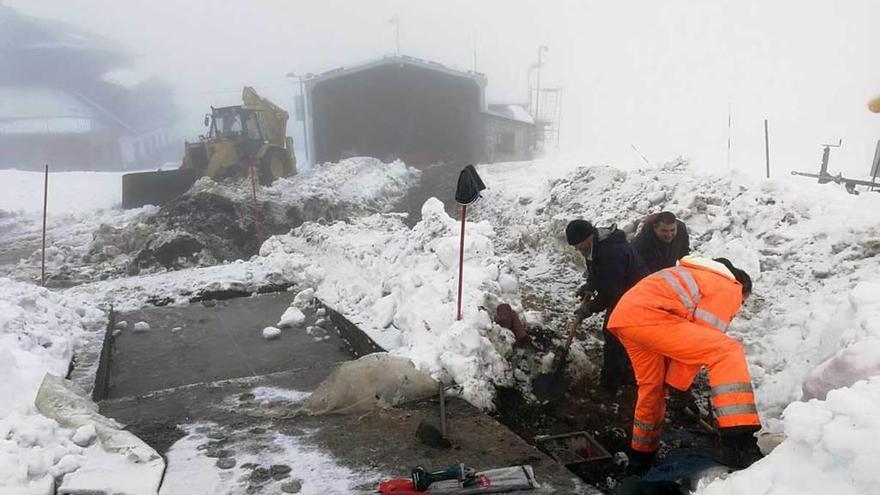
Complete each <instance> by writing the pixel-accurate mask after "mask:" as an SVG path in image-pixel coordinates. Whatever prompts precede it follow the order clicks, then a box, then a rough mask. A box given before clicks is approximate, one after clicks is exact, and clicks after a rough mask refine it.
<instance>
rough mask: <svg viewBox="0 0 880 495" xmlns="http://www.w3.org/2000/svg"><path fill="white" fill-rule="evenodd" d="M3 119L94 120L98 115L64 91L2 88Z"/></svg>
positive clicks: (36, 88) (0, 111)
mask: <svg viewBox="0 0 880 495" xmlns="http://www.w3.org/2000/svg"><path fill="white" fill-rule="evenodd" d="M0 101H2V102H3V105H2V106H0V120H18V119H32V118H47V117H75V118H86V119H89V118H94V117H96V116H97V113H96V112H95V110H94V109H92V108H91V107H90V106H89V105H88V104H86V103H85V102H83V101H82V100H81V99H79V98H77V97H76V96H74V95H73V94H71V93H69V92H67V91H62V90H60V89H54V88H46V87H26V86H0Z"/></svg>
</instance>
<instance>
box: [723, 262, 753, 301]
mask: <svg viewBox="0 0 880 495" xmlns="http://www.w3.org/2000/svg"><path fill="white" fill-rule="evenodd" d="M715 261H717V262H718V263H721V264H722V265H724V266H726V267H727V269H728V270H730V273H732V274H733V278H735V279H736V281H737V282H739V283H740V285H742V286H743V294H746V295H748V294H751V293H752V277H750V276H749V274H748V273H746V272H745V271H744V270H740V269H739V268H737V267H735V266H733V263H731V262H730V260H729V259H727V258H715Z"/></svg>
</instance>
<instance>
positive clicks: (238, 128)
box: [122, 87, 296, 208]
mask: <svg viewBox="0 0 880 495" xmlns="http://www.w3.org/2000/svg"><path fill="white" fill-rule="evenodd" d="M242 102H243V105H238V106H231V107H220V108H214V107H211V113H210V114H208V115H206V116H205V126H206V127H207V128H208V129H207V133H206V134H205V135H203V136H199V140H198V141H195V142H192V143H190V142H187V143H185V145H184V154H183V161H182V162H181V165H180V169H179V170H169V171H158V172H141V173H133V174H126V175H124V176H123V177H122V206H123V208H136V207H139V206H143V205H145V204H154V205H161V204H164V203H166V202H168V201H170V200H171V199H173V198H175V197H177V196H179V195H180V194H182V193H184V192H186V190H187V189H189V187H190V186H191V185H192V184H193V182H195V181H196V180H197V179H198V178H199V177H204V176H207V177H211V178H212V179H216V180H222V179H230V178H232V179H234V178H243V177H247V176H248V174H249V170H250V167H251V166H253V167H254V172H255V174H256V178H257V180H259V182H260V184H263V185H269V184H271V183H272V182H273V181H274V180H275V179H277V178H279V177H287V176H290V175H293V174H295V173H296V158H295V156H294V152H293V140H292V139H290V138H288V137H287V119H288V114H287V112H286V111H284V109H282V108H281V107H279V106H277V105H275V104H274V103H272V102H271V101H269V100H267V99H265V98H263V97H261V96H260V95H258V94H257V92H256V91H254V89H253V88H251V87H245V88H244V90H243V91H242Z"/></svg>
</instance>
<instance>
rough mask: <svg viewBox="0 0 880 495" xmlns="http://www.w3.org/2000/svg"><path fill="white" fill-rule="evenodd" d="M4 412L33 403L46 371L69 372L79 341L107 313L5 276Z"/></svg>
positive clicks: (1, 337)
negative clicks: (90, 323)
mask: <svg viewBox="0 0 880 495" xmlns="http://www.w3.org/2000/svg"><path fill="white" fill-rule="evenodd" d="M0 286H2V287H3V290H2V291H0V396H2V397H3V401H2V402H0V415H3V414H6V413H8V412H9V411H10V410H12V408H13V407H16V406H18V405H20V404H27V403H33V400H34V396H35V394H36V391H37V388H38V387H39V385H40V382H41V381H42V379H43V375H45V374H46V373H52V374H53V375H56V376H66V375H67V369H68V367H69V365H70V359H71V357H72V356H73V350H74V347H75V346H76V344H77V342H78V340H79V339H80V338H81V337H82V336H83V334H84V333H85V332H86V330H87V325H88V323H89V322H92V321H94V320H96V319H100V318H102V317H103V313H102V312H100V311H99V310H97V309H94V308H93V307H90V306H89V305H86V304H81V305H75V304H71V303H70V302H69V301H68V300H66V299H65V298H64V297H62V296H60V295H58V294H56V293H54V292H51V291H49V290H46V289H43V288H41V287H37V286H35V285H32V284H28V283H24V282H16V281H13V280H9V279H0Z"/></svg>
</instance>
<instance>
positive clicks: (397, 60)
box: [308, 55, 486, 88]
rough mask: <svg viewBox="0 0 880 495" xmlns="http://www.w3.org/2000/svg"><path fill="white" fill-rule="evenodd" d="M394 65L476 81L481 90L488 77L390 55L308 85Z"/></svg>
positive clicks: (315, 79)
mask: <svg viewBox="0 0 880 495" xmlns="http://www.w3.org/2000/svg"><path fill="white" fill-rule="evenodd" d="M394 64H403V65H411V66H414V67H420V68H423V69H428V70H433V71H437V72H442V73H444V74H449V75H451V76H456V77H462V78H465V79H472V80H474V81H475V82H476V83H477V84H478V85H479V86H480V87H481V88H483V87H485V86H486V75H485V74H482V73H480V72H473V71H466V72H465V71H460V70H456V69H452V68H449V67H446V66H445V65H443V64H439V63H437V62H432V61H430V60H424V59H421V58H416V57H410V56H408V55H388V56H385V57H382V58H379V59H375V60H371V61H369V62H364V63H362V64H358V65H355V66H352V67H337V68H335V69H331V70H328V71H326V72H322V73H320V74H318V75H316V76H313V77H311V78H309V79H308V83H309V84H310V85H314V84H315V83H318V82H321V81H326V80H328V79H335V78H337V77H342V76H346V75H350V74H354V73H356V72H360V71H363V70H367V69H372V68H374V67H380V66H383V65H394Z"/></svg>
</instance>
